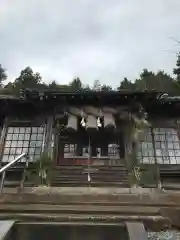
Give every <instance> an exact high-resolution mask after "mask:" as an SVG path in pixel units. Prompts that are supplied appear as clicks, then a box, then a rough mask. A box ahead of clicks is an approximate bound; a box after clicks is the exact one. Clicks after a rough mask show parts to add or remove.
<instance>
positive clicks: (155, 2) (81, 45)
mask: <svg viewBox="0 0 180 240" xmlns="http://www.w3.org/2000/svg"><path fill="white" fill-rule="evenodd" d="M179 30H180V0H30V1H28V0H0V63H1V64H2V65H3V66H4V67H5V68H6V69H7V71H8V75H9V80H13V79H14V78H15V77H16V76H18V75H19V72H20V71H21V70H22V69H23V68H25V67H26V66H31V67H32V68H33V70H34V71H39V72H40V74H41V75H42V77H43V78H44V80H45V81H46V82H50V81H52V80H57V82H59V83H68V82H69V81H71V80H72V79H73V77H75V76H79V77H80V78H81V80H82V81H83V83H88V84H92V83H93V82H94V80H96V79H99V80H100V82H101V83H105V84H111V85H112V86H114V87H115V86H117V85H118V84H119V82H120V81H121V80H122V79H123V78H124V77H128V78H129V79H132V80H133V79H135V78H136V77H138V75H139V73H140V72H141V70H142V69H143V68H148V69H150V70H154V71H157V70H159V69H164V70H165V71H166V72H168V73H170V74H171V73H172V69H173V67H174V66H175V62H176V55H175V54H174V53H173V52H176V51H178V50H180V46H177V44H176V42H174V41H173V40H172V39H170V38H169V37H174V38H176V39H178V40H180V31H179ZM167 50H168V51H167ZM169 51H172V52H169Z"/></svg>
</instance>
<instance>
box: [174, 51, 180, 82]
mask: <svg viewBox="0 0 180 240" xmlns="http://www.w3.org/2000/svg"><path fill="white" fill-rule="evenodd" d="M173 73H174V75H176V78H177V80H178V81H180V52H179V53H178V57H177V61H176V68H174V69H173Z"/></svg>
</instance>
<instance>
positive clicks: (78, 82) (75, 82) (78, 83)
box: [69, 77, 82, 92]
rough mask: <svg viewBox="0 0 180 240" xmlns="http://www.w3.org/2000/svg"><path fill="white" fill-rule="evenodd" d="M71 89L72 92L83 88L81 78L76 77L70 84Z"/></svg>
mask: <svg viewBox="0 0 180 240" xmlns="http://www.w3.org/2000/svg"><path fill="white" fill-rule="evenodd" d="M69 87H70V90H71V91H72V92H78V91H81V90H82V82H81V80H80V78H78V77H77V78H75V79H73V81H72V82H71V83H70V84H69Z"/></svg>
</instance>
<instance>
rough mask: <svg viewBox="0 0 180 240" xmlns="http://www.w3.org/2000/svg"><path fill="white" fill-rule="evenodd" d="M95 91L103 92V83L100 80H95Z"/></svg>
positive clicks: (93, 88)
mask: <svg viewBox="0 0 180 240" xmlns="http://www.w3.org/2000/svg"><path fill="white" fill-rule="evenodd" d="M92 90H93V91H101V83H100V81H99V80H95V81H94V84H93V87H92Z"/></svg>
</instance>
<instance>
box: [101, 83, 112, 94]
mask: <svg viewBox="0 0 180 240" xmlns="http://www.w3.org/2000/svg"><path fill="white" fill-rule="evenodd" d="M101 91H102V92H112V91H113V89H112V87H111V86H109V85H106V84H104V85H102V87H101Z"/></svg>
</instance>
